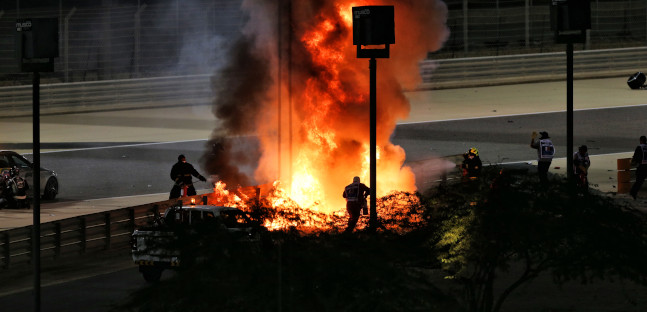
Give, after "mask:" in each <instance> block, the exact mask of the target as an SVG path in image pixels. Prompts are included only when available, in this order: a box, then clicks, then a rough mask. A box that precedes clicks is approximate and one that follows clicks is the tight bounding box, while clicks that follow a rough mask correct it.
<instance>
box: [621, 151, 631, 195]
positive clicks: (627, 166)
mask: <svg viewBox="0 0 647 312" xmlns="http://www.w3.org/2000/svg"><path fill="white" fill-rule="evenodd" d="M629 190H631V158H619V159H618V194H627V193H629Z"/></svg>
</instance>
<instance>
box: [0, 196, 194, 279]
mask: <svg viewBox="0 0 647 312" xmlns="http://www.w3.org/2000/svg"><path fill="white" fill-rule="evenodd" d="M201 196H203V195H196V196H191V198H193V197H194V198H196V201H198V200H200V197H201ZM176 202H177V200H167V201H162V202H157V203H151V204H145V205H139V206H134V207H128V208H121V209H116V210H111V211H106V212H99V213H94V214H89V215H83V216H78V217H72V218H67V219H62V220H58V221H52V222H47V223H42V224H41V225H40V232H41V234H40V256H41V259H54V260H55V259H59V258H64V257H69V256H77V255H81V254H86V253H92V252H101V251H106V250H118V249H121V250H123V249H126V248H129V246H130V245H129V242H130V236H131V234H132V233H133V231H134V229H135V227H136V226H138V225H142V224H144V223H146V222H147V221H148V220H150V218H151V217H153V215H154V211H155V210H157V212H159V213H162V212H164V210H166V208H168V207H170V206H172V205H174V204H175V203H176ZM31 255H32V226H26V227H21V228H14V229H10V230H5V231H2V232H0V271H1V270H3V269H9V268H11V267H12V266H15V265H19V264H26V263H30V261H31Z"/></svg>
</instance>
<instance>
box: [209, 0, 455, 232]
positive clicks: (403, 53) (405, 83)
mask: <svg viewBox="0 0 647 312" xmlns="http://www.w3.org/2000/svg"><path fill="white" fill-rule="evenodd" d="M245 3H246V6H247V9H249V11H250V14H251V15H252V16H251V18H250V21H254V22H253V23H251V24H250V25H248V27H246V31H247V32H249V33H252V34H254V36H250V37H249V38H250V39H251V40H253V41H254V42H253V44H249V45H246V46H242V47H249V46H251V47H253V48H256V49H257V50H259V51H263V52H260V53H259V55H261V56H262V57H259V59H265V58H267V56H269V57H270V59H271V61H270V62H267V64H268V65H267V66H274V67H277V68H283V70H282V71H277V72H273V71H274V69H271V70H263V71H258V70H249V68H244V69H245V70H246V72H249V73H252V74H258V73H259V72H269V73H270V74H268V76H272V75H274V76H272V77H278V79H275V80H274V79H273V78H272V80H273V83H275V85H274V86H272V85H271V84H269V85H268V86H267V87H266V88H265V89H263V92H264V94H262V95H260V96H248V95H249V94H248V93H250V91H249V88H251V87H250V86H256V85H257V84H250V85H243V86H242V88H241V90H238V91H240V92H238V94H242V95H245V96H246V97H245V99H246V100H244V101H243V100H241V102H242V103H240V105H249V103H256V102H259V103H262V105H260V104H259V105H257V104H254V105H250V106H252V107H253V108H256V107H260V111H258V113H255V114H254V116H255V117H256V119H255V129H254V131H255V134H256V135H257V137H258V138H259V141H260V150H261V151H262V155H261V156H260V159H259V161H258V167H257V168H256V171H255V173H254V175H255V176H254V179H255V180H256V181H264V182H274V185H273V191H271V192H270V193H269V195H267V196H266V197H263V198H264V199H263V200H265V201H267V206H269V207H273V208H277V209H284V210H286V211H288V210H289V211H300V213H304V212H303V211H301V210H307V211H308V212H309V213H312V214H309V216H310V217H309V218H310V219H308V221H307V222H304V221H303V218H304V217H303V215H302V218H301V220H300V221H299V222H301V224H304V223H305V224H310V225H311V226H314V225H315V224H317V226H320V227H323V228H325V227H330V226H332V225H331V223H330V222H332V223H334V220H335V219H336V218H338V217H339V216H344V214H345V213H346V212H345V200H344V199H343V197H342V192H343V189H344V187H345V186H346V185H347V184H349V183H351V181H352V179H353V177H354V176H359V177H360V178H361V180H362V182H363V183H365V184H367V185H368V184H369V183H368V181H369V178H370V177H369V165H370V163H369V150H370V146H369V138H370V133H369V103H368V102H369V95H368V92H369V70H368V60H367V59H358V58H357V56H356V47H355V46H353V45H352V10H351V8H352V7H354V6H363V5H389V4H390V3H387V2H386V1H385V0H375V1H371V2H369V1H368V0H355V1H350V0H333V1H314V0H304V1H291V2H290V3H291V8H290V9H289V10H287V9H286V10H285V12H282V14H281V16H283V17H285V16H288V15H289V16H291V20H290V21H289V22H287V21H286V22H284V23H283V25H284V26H282V27H281V29H283V30H284V31H289V32H290V34H291V36H290V37H291V38H293V39H292V40H291V41H290V42H289V44H286V42H285V38H286V37H287V36H283V37H280V38H278V37H277V38H274V37H272V35H269V34H268V30H269V29H275V28H276V20H274V21H270V20H268V19H267V16H271V15H272V14H274V13H273V12H275V10H276V6H274V5H267V6H266V5H264V4H266V3H264V2H263V1H253V0H249V1H245ZM268 3H274V2H273V1H268ZM254 4H256V5H257V6H254ZM264 10H267V11H264ZM394 10H395V15H396V16H395V25H396V44H395V45H393V46H392V47H391V51H392V52H391V58H390V59H380V60H379V62H378V67H377V74H378V75H377V76H378V81H377V84H378V85H377V90H378V92H377V146H376V147H377V151H378V160H377V164H376V165H377V177H376V178H377V179H376V180H377V185H376V191H377V197H378V199H380V198H382V197H384V196H390V195H389V194H392V193H393V192H405V193H408V194H411V193H412V192H414V191H416V185H415V176H414V173H413V172H412V171H411V169H410V168H409V167H407V166H405V165H404V160H405V157H406V156H405V152H404V150H403V149H402V148H401V147H400V146H396V145H394V144H393V143H391V142H390V141H389V137H390V136H391V134H392V133H393V131H394V130H395V126H396V123H397V122H398V121H399V120H402V119H405V118H407V117H408V114H409V103H408V100H407V98H406V97H405V96H404V92H403V90H404V89H405V88H409V89H411V88H414V87H415V85H416V83H418V81H419V71H418V62H419V61H420V60H422V59H423V58H424V57H425V56H426V53H428V52H429V51H433V50H435V49H439V48H440V46H441V45H442V41H444V40H445V38H446V37H447V35H448V31H447V28H446V26H445V25H444V21H445V19H444V18H443V17H444V16H445V18H446V14H447V8H446V6H445V5H444V3H442V1H439V0H418V1H408V2H406V3H401V4H396V5H395V7H394ZM268 38H269V39H271V40H267V39H268ZM281 40H283V41H281ZM276 42H282V44H281V45H279V48H281V47H282V48H283V49H286V48H285V47H286V46H288V47H289V51H290V64H292V65H291V66H290V67H289V68H290V70H287V69H288V67H287V65H286V64H287V61H286V60H285V59H284V58H283V59H282V58H280V57H279V55H276V52H275V51H277V45H276ZM240 51H250V50H249V49H241V50H239V52H240ZM286 54H287V53H283V54H282V55H286ZM234 55H235V56H236V55H240V53H238V54H234ZM283 57H284V56H283ZM249 63H250V62H241V64H249ZM258 64H265V62H258ZM241 66H244V65H241ZM277 74H280V76H276V75H277ZM226 76H227V75H226V72H225V75H223V77H219V78H218V79H226ZM253 78H256V77H253ZM234 79H239V78H238V77H236V78H234ZM249 80H250V81H256V80H258V79H249ZM237 81H239V80H237ZM237 81H236V82H237ZM232 85H233V86H238V84H235V83H232ZM223 90H226V91H227V93H223V96H222V97H227V99H228V100H230V102H227V103H226V104H227V105H231V104H232V103H231V96H230V95H229V94H232V93H234V92H232V91H231V90H229V89H227V88H224V89H223ZM277 90H278V91H277ZM288 90H289V92H286V91H288ZM279 92H282V93H281V94H283V95H282V96H281V97H279V96H278V93H279ZM286 94H287V96H286ZM216 98H219V97H218V96H216ZM288 103H291V104H290V105H288ZM235 104H236V109H235V111H245V109H240V108H239V107H237V106H238V103H235ZM216 105H219V104H218V102H217V100H216ZM222 105H225V104H224V103H223V104H222ZM288 106H289V107H293V109H291V110H290V111H289V113H288V109H287V108H286V107H288ZM255 111H256V110H255ZM277 111H278V113H277ZM244 116H245V117H246V118H250V115H249V114H246V115H244ZM219 117H221V116H219ZM288 117H289V118H288ZM232 119H233V118H232ZM272 120H278V121H279V123H274V122H272ZM288 120H289V124H288ZM228 121H229V122H230V124H231V125H232V126H239V125H241V124H242V123H240V122H232V121H231V120H228ZM246 122H247V123H245V125H246V124H248V121H246ZM235 129H238V128H235ZM286 129H291V130H290V132H289V133H288V130H286ZM232 131H233V130H232ZM232 134H239V133H232ZM287 138H289V140H290V141H289V143H288V142H287V140H288V139H287ZM277 141H278V142H279V146H278V148H277ZM288 146H289V148H288ZM286 155H289V157H288V156H286ZM228 156H229V158H232V159H233V158H235V157H232V155H228ZM277 161H278V163H279V164H281V165H279V166H278V168H277ZM287 168H289V169H287ZM217 169H218V168H216V170H217ZM236 173H238V172H236ZM216 174H219V175H221V173H220V172H216ZM221 176H222V175H221ZM223 180H225V181H227V176H224V177H223ZM279 181H280V182H279ZM236 183H237V182H236ZM261 183H262V182H261ZM223 185H224V184H223ZM282 185H286V186H287V190H286V189H283V186H282ZM222 187H223V186H222V185H221V186H218V185H217V186H216V188H215V189H214V192H215V193H218V194H219V195H218V197H219V199H218V200H219V202H226V203H228V204H231V205H235V206H236V207H243V206H244V207H246V208H250V207H248V204H246V203H247V202H248V200H249V198H241V197H240V196H238V195H236V196H238V198H236V196H232V194H227V193H226V190H225V189H224V188H222ZM409 201H411V200H409ZM382 202H383V203H390V204H393V205H396V204H395V203H394V202H391V201H385V200H384V201H382ZM246 205H247V206H246ZM378 206H379V205H378ZM396 206H397V205H396ZM279 207H282V208H279ZM384 209H386V208H384ZM314 216H316V217H314ZM331 220H333V221H331ZM272 222H277V221H272ZM281 222H283V221H281ZM281 222H279V223H272V224H269V226H270V227H285V226H287V225H286V224H290V222H286V223H281ZM324 224H325V225H324ZM359 225H361V222H360V224H359Z"/></svg>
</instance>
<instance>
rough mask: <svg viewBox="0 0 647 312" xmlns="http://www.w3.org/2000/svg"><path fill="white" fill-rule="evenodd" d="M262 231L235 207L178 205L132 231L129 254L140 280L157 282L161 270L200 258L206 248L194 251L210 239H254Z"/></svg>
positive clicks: (257, 224)
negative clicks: (140, 274) (138, 272)
mask: <svg viewBox="0 0 647 312" xmlns="http://www.w3.org/2000/svg"><path fill="white" fill-rule="evenodd" d="M264 231H266V229H265V228H264V227H263V226H261V225H260V223H259V222H257V221H253V220H252V219H251V218H250V217H249V215H248V214H247V213H245V212H244V211H242V210H240V209H238V208H233V207H224V206H211V205H184V204H182V205H179V204H178V205H176V206H173V207H170V208H168V209H167V210H166V211H165V212H164V214H163V215H162V216H158V217H156V218H155V219H154V222H153V225H151V226H147V227H142V228H139V229H136V230H135V231H134V232H133V234H132V239H131V242H132V253H131V254H132V259H133V261H134V262H135V264H137V265H138V266H139V271H140V272H141V273H142V275H143V277H144V279H145V280H146V281H147V282H157V281H159V279H160V277H161V276H162V272H163V271H164V270H165V269H177V268H179V267H181V266H185V265H189V264H190V263H196V262H197V261H200V260H201V254H206V253H207V252H208V250H203V251H204V253H201V252H197V253H196V252H195V251H196V250H198V251H199V249H200V248H205V249H206V248H211V247H212V246H214V244H212V242H213V240H218V239H220V240H223V239H227V240H235V241H236V242H239V243H244V242H255V241H259V240H260V236H261V235H262V233H263V232H264ZM187 238H188V240H190V241H188V242H187ZM210 246H211V247H210ZM183 257H186V259H183Z"/></svg>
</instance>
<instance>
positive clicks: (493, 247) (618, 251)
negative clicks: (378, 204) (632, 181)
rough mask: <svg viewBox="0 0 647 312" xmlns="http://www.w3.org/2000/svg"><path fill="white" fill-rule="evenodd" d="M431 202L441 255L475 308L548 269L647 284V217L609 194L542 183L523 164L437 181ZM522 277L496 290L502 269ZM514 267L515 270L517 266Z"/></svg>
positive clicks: (498, 301)
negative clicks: (444, 183)
mask: <svg viewBox="0 0 647 312" xmlns="http://www.w3.org/2000/svg"><path fill="white" fill-rule="evenodd" d="M427 206H435V207H436V209H434V210H429V213H430V217H429V219H430V220H432V225H431V226H432V227H434V228H437V229H439V231H437V232H436V236H435V237H434V238H433V239H432V242H433V245H435V246H436V248H437V254H438V259H439V260H440V261H441V262H442V263H443V269H444V270H445V271H446V272H447V274H448V275H449V277H450V278H453V279H455V280H456V281H457V282H459V283H460V284H462V285H463V286H464V287H463V290H464V293H463V298H464V299H465V301H466V304H467V306H468V307H469V310H471V311H488V312H489V311H499V309H500V308H501V306H502V304H503V302H504V301H505V299H506V298H507V297H508V295H510V293H511V292H512V291H514V290H515V289H517V288H518V287H519V286H520V285H522V284H524V283H526V282H528V281H531V280H532V279H534V278H535V277H537V276H538V275H539V274H540V273H542V272H551V273H552V274H553V277H554V280H555V282H557V283H563V282H566V281H571V280H578V281H581V282H583V283H589V282H592V281H595V280H604V279H609V278H621V279H628V280H632V281H634V282H637V283H641V284H643V285H647V266H645V265H644V259H646V257H647V222H646V221H647V218H646V217H645V215H644V214H643V213H640V212H639V211H637V210H635V209H633V208H631V207H624V206H620V205H619V204H618V203H617V202H616V201H614V200H613V199H612V198H610V197H608V196H606V195H604V194H596V193H595V191H591V193H581V192H578V190H577V189H575V188H574V184H573V183H570V182H568V181H565V180H563V179H562V178H561V177H555V179H553V180H552V181H551V184H550V185H549V186H541V185H538V184H537V182H536V177H534V176H531V177H528V175H527V174H525V173H524V172H514V171H506V170H500V169H499V168H493V167H491V168H488V170H486V171H485V172H484V176H482V177H481V179H480V180H478V181H471V182H468V183H463V184H460V185H453V186H451V187H445V188H442V189H438V190H437V191H436V192H434V193H433V194H431V195H430V196H429V200H428V203H427ZM513 265H517V266H519V265H521V266H522V269H521V270H517V271H519V272H518V276H517V280H516V281H514V282H513V283H512V284H510V285H507V286H505V287H504V290H503V291H501V292H500V293H495V291H494V283H495V281H496V279H497V275H498V274H500V273H503V272H510V268H511V266H513ZM515 273H516V272H515Z"/></svg>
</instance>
